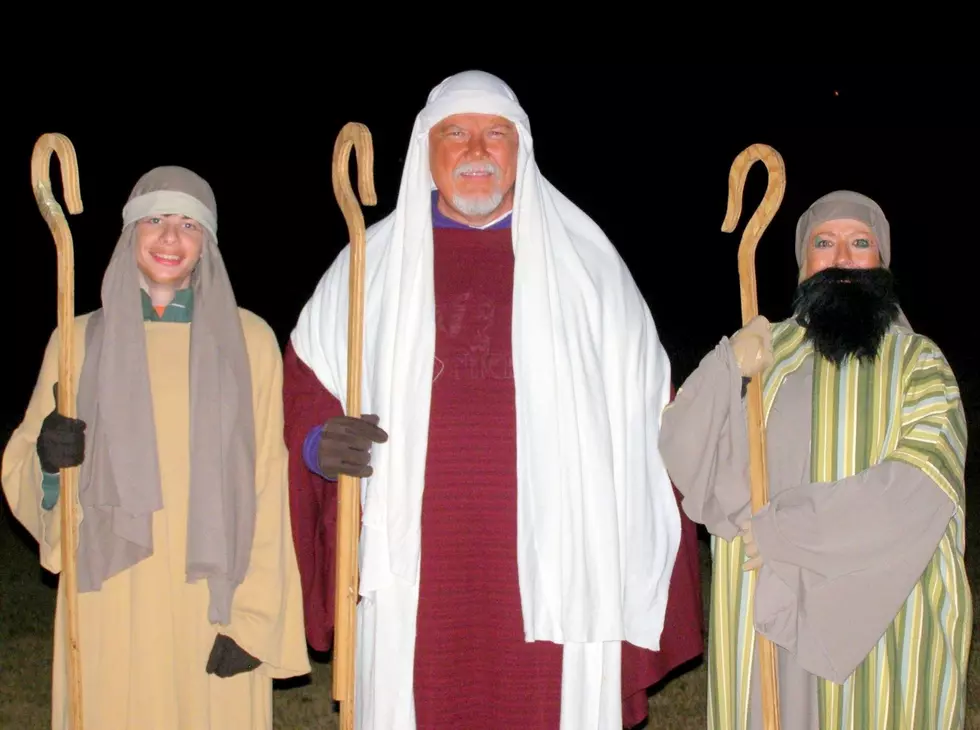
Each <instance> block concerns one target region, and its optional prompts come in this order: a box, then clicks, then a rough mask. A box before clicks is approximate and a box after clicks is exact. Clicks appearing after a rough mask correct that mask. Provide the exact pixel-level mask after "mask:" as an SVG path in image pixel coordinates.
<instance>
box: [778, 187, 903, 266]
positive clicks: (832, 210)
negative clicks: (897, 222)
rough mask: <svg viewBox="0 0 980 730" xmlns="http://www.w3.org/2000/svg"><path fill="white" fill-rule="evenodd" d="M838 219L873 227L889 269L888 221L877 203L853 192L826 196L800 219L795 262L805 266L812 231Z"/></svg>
mask: <svg viewBox="0 0 980 730" xmlns="http://www.w3.org/2000/svg"><path fill="white" fill-rule="evenodd" d="M838 218H851V219H853V220H858V221H861V222H862V223H865V224H867V225H868V226H869V227H870V228H871V230H872V231H873V232H874V234H875V238H877V239H878V250H879V251H880V252H881V264H882V266H884V267H885V268H886V269H887V268H888V264H889V262H890V261H891V253H892V236H891V228H890V227H889V225H888V219H887V218H886V217H885V213H884V211H883V210H882V209H881V206H879V205H878V204H877V203H876V202H875V201H873V200H872V199H871V198H869V197H867V196H866V195H861V194H860V193H855V192H852V191H850V190H835V191H834V192H832V193H827V194H826V195H824V196H823V197H822V198H819V199H818V200H817V201H816V202H815V203H814V204H813V205H811V206H810V207H809V208H808V209H807V211H806V212H805V213H804V214H803V215H801V216H800V220H799V221H798V222H797V224H796V263H797V264H799V265H800V267H802V266H803V264H804V262H805V261H806V246H807V241H809V240H810V236H811V234H812V233H813V229H814V228H816V227H817V226H819V225H820V224H821V223H826V222H827V221H832V220H837V219H838Z"/></svg>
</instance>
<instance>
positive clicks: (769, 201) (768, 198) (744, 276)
mask: <svg viewBox="0 0 980 730" xmlns="http://www.w3.org/2000/svg"><path fill="white" fill-rule="evenodd" d="M759 161H761V162H762V163H763V164H765V166H766V171H767V172H768V173H769V183H768V185H767V186H766V194H765V195H764V196H763V198H762V202H761V203H760V204H759V207H758V208H756V210H755V213H753V214H752V217H751V218H749V222H748V223H747V224H746V226H745V230H744V231H742V240H741V242H740V243H739V246H738V284H739V291H740V294H741V299H742V324H743V325H745V324H747V323H748V322H749V320H751V319H752V318H753V317H755V316H756V315H757V314H759V299H758V294H757V292H756V282H755V249H756V247H757V246H758V245H759V239H761V238H762V234H763V233H764V232H765V230H766V228H767V227H768V226H769V223H770V222H771V221H772V219H773V218H774V217H775V216H776V211H777V210H779V206H780V205H781V204H782V202H783V194H784V193H785V192H786V165H785V163H784V162H783V158H782V156H781V155H780V154H779V153H778V152H777V151H776V150H774V149H773V148H772V147H770V146H769V145H764V144H754V145H751V146H749V147H747V148H746V149H744V150H743V151H742V152H741V153H740V154H739V155H738V157H736V158H735V161H734V162H733V163H732V167H731V170H730V171H729V173H728V211H727V212H726V213H725V222H724V223H722V226H721V230H722V231H724V232H725V233H731V232H732V231H734V230H735V226H736V224H737V223H738V219H739V217H740V216H741V214H742V191H743V189H744V188H745V179H746V178H747V177H748V174H749V169H750V168H751V167H752V165H754V164H755V163H756V162H759ZM745 400H746V409H747V411H748V435H749V474H750V477H751V488H752V491H751V495H752V514H755V513H756V512H758V511H759V510H760V509H762V508H763V507H764V506H765V505H766V504H767V503H768V502H769V475H768V473H767V471H766V432H765V424H764V423H763V420H762V374H761V373H759V374H756V375H755V376H754V377H753V378H752V380H751V381H750V382H749V386H748V391H747V393H746V395H745ZM757 638H758V645H759V668H760V670H761V677H762V688H761V689H762V721H763V728H765V730H779V725H780V722H779V685H778V682H777V676H778V675H777V673H776V669H777V667H776V649H775V647H774V646H773V645H772V642H771V641H769V639H767V638H766V637H765V636H763V635H762V634H757Z"/></svg>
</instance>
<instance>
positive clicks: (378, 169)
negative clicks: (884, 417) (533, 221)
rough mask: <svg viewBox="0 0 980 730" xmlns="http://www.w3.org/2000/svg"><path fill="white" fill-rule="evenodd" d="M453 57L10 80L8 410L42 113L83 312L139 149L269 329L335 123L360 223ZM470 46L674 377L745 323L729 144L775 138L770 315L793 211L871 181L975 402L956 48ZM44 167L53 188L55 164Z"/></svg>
mask: <svg viewBox="0 0 980 730" xmlns="http://www.w3.org/2000/svg"><path fill="white" fill-rule="evenodd" d="M471 67H474V66H473V65H472V64H467V63H459V64H457V63H452V62H446V63H442V64H427V65H426V66H423V67H407V66H406V67H403V68H400V69H394V70H392V69H387V70H386V71H385V74H384V76H383V79H382V78H381V77H378V80H377V81H375V80H374V79H375V77H373V76H371V75H370V74H368V75H365V76H364V77H362V79H359V80H351V81H343V80H341V79H340V78H334V77H331V76H330V75H329V74H326V73H324V74H322V75H320V76H316V74H314V73H313V71H310V72H309V75H308V77H304V76H297V75H292V76H290V77H288V78H285V79H279V78H277V79H275V80H273V79H272V78H270V79H269V80H267V81H261V80H258V81H256V80H255V79H254V78H253V79H250V80H249V81H248V82H246V81H245V80H244V79H242V80H234V79H228V80H221V83H215V85H214V86H213V91H211V92H209V93H208V94H202V93H199V92H195V90H193V89H190V90H185V89H182V88H179V86H178V87H175V86H173V85H170V84H160V85H155V84H154V83H153V81H152V80H150V81H148V82H147V85H146V88H144V89H141V90H139V91H138V93H133V94H129V92H125V93H124V92H122V90H121V87H122V85H121V84H120V88H118V89H117V88H116V86H114V85H110V84H102V85H99V84H94V83H93V84H90V85H84V84H83V85H77V86H76V87H74V91H70V92H69V93H68V94H67V95H66V96H64V97H61V98H59V99H56V98H54V97H53V96H47V97H42V96H40V95H37V94H34V95H31V94H27V92H26V91H25V92H24V94H23V95H21V98H20V99H19V100H18V104H17V108H18V109H19V110H20V111H19V112H18V113H17V115H16V116H15V117H14V119H13V127H12V128H11V129H8V130H7V133H6V134H5V136H4V142H3V144H2V152H3V157H2V166H0V175H2V176H3V181H4V183H5V185H4V187H5V189H6V190H7V195H6V198H5V203H6V204H5V211H4V215H5V217H6V218H7V219H8V220H11V219H12V221H13V230H12V231H11V233H10V235H9V236H8V239H7V245H8V253H9V252H12V254H13V255H12V257H11V258H8V262H9V263H8V266H7V267H6V272H7V275H8V277H9V278H8V283H7V285H6V286H5V287H3V289H2V293H0V296H2V298H3V311H5V312H6V313H7V317H6V320H7V324H6V331H7V333H8V334H7V338H6V342H7V346H8V347H9V348H11V355H12V356H11V357H8V358H7V366H6V368H5V373H4V375H5V378H4V381H5V382H4V398H3V408H2V415H3V419H4V421H3V424H2V425H4V426H5V427H6V428H7V429H10V428H13V427H15V426H16V424H17V423H18V422H19V420H20V418H21V416H22V414H23V409H24V408H25V406H26V404H27V401H28V398H29V397H30V392H31V388H32V387H33V385H34V379H35V377H36V375H37V369H38V367H39V365H40V360H41V354H42V350H43V346H44V344H45V342H46V340H47V338H48V336H49V335H50V333H51V331H52V329H53V328H54V327H55V326H56V301H57V297H56V260H55V248H54V244H53V240H52V238H51V235H50V233H49V231H48V229H47V227H46V225H45V224H44V222H43V220H42V218H41V216H40V213H39V212H38V209H37V206H36V204H35V202H34V199H33V195H32V192H31V186H30V158H31V151H32V148H33V145H34V142H35V140H36V139H37V138H38V136H39V135H41V134H42V133H44V132H52V131H56V132H61V133H63V134H66V135H67V136H68V137H69V138H70V139H71V140H72V142H73V143H74V145H75V149H76V151H77V154H78V162H79V170H80V180H81V193H82V200H83V203H84V206H85V210H84V212H83V213H82V214H80V215H78V216H69V222H70V224H71V228H72V232H73V235H74V241H75V260H76V273H75V277H76V312H77V313H82V312H85V311H89V310H91V309H94V308H96V307H98V306H99V290H100V286H101V279H102V274H103V271H104V269H105V266H106V264H107V263H108V259H109V256H110V254H111V252H112V249H113V247H114V245H115V242H116V238H117V236H118V234H119V230H120V226H121V211H122V207H123V205H124V204H125V202H126V198H127V196H128V194H129V191H130V189H131V188H132V186H133V184H134V183H135V182H136V180H137V179H138V178H139V176H140V175H141V174H143V173H144V172H146V171H147V170H149V169H150V168H152V167H154V166H157V165H164V164H176V165H183V166H186V167H189V168H191V169H193V170H195V171H196V172H198V173H199V174H201V175H202V176H203V177H205V178H206V179H207V180H208V181H209V182H210V183H211V185H212V187H213V188H214V190H215V193H216V196H217V200H218V214H219V225H220V245H221V247H222V250H223V252H224V257H225V260H226V262H227V265H228V268H229V272H230V276H231V280H232V284H233V286H234V287H235V292H236V295H237V297H238V301H239V303H240V305H241V306H244V307H247V308H249V309H251V310H253V311H255V312H256V313H258V314H259V315H261V316H262V317H264V318H265V319H266V320H267V321H268V322H269V323H270V324H271V325H272V327H273V328H274V329H275V330H276V332H277V334H278V335H279V338H280V342H281V343H282V344H285V341H286V338H287V337H288V335H289V332H290V330H291V328H292V326H293V324H294V322H295V319H296V317H297V315H298V313H299V311H300V308H301V307H302V305H303V303H304V302H305V301H306V299H307V297H308V296H309V295H310V294H311V293H312V291H313V288H314V286H315V285H316V283H317V281H318V279H319V277H320V276H321V275H322V273H323V272H324V271H325V270H326V268H327V267H328V265H329V264H330V262H331V261H332V259H333V258H334V256H335V255H336V253H337V251H338V250H339V249H340V248H341V247H342V245H343V244H344V243H345V242H346V238H347V233H346V226H345V223H344V220H343V217H342V215H341V212H340V209H339V207H338V206H337V203H336V201H335V199H334V196H333V192H332V188H331V184H330V164H331V155H332V151H333V143H334V139H335V137H336V135H337V133H338V132H339V131H340V129H341V127H342V126H343V124H344V123H346V122H348V121H359V122H362V123H364V124H366V125H367V126H368V127H369V128H370V130H371V132H372V135H373V139H374V150H375V171H374V174H375V185H376V189H377V192H378V199H379V202H378V205H377V206H376V207H374V208H367V209H365V215H366V218H367V221H368V223H369V224H370V223H373V222H374V221H376V220H378V219H379V218H380V217H382V216H383V215H385V214H387V213H388V212H389V211H390V210H391V209H392V208H393V206H394V204H395V197H396V194H397V189H398V183H399V177H400V174H401V168H402V164H403V159H404V154H405V152H406V150H407V145H408V138H409V133H410V131H411V128H412V123H413V121H414V118H415V115H416V114H417V112H418V111H419V110H420V108H421V107H422V106H423V105H424V103H425V99H426V95H427V94H428V92H429V90H430V89H431V88H432V87H433V86H434V85H435V84H437V83H438V82H439V81H441V80H442V79H443V78H444V77H446V76H448V75H451V74H453V73H456V72H458V71H462V70H465V69H466V68H471ZM479 67H481V68H483V69H484V70H486V71H490V72H492V73H496V74H498V75H499V76H501V77H502V78H503V79H504V80H505V81H507V82H508V83H509V84H510V85H511V86H512V88H513V89H514V90H515V91H516V93H517V95H518V97H519V98H520V100H521V103H522V105H523V106H524V108H525V109H526V110H527V111H528V113H529V115H530V119H531V129H532V132H533V134H534V139H535V154H536V157H537V161H538V164H539V166H540V168H541V169H542V171H543V173H544V174H545V175H546V176H547V177H548V178H549V179H550V180H551V181H552V182H553V183H554V184H555V185H557V186H558V187H559V188H560V189H561V190H562V191H563V192H564V193H565V194H566V195H567V196H568V197H569V198H571V200H573V201H574V202H575V203H576V204H577V205H579V207H581V208H582V209H583V210H585V211H586V212H587V213H588V214H589V215H590V216H591V217H592V218H593V219H594V220H595V221H596V222H598V223H599V225H600V226H602V228H603V229H604V230H605V231H606V233H607V235H608V236H609V238H610V239H611V240H612V241H613V243H614V244H615V245H616V246H617V247H618V248H619V250H620V252H621V254H622V256H623V257H624V259H625V260H626V263H627V264H628V266H629V267H630V269H631V270H632V272H633V275H634V277H635V278H636V280H637V282H638V284H639V286H640V288H641V290H642V291H643V293H644V295H645V296H646V298H647V301H648V303H649V305H650V308H651V310H652V312H653V316H654V319H655V320H656V323H657V326H658V328H659V331H660V333H661V337H662V339H663V342H664V344H665V346H666V348H667V350H668V352H669V354H670V356H671V359H672V362H673V368H674V379H675V382H677V383H678V384H679V383H680V382H682V380H683V378H684V377H685V376H686V375H687V374H688V373H689V372H690V370H691V369H692V368H693V367H694V366H695V365H696V363H697V361H698V360H699V359H700V357H701V356H702V355H703V354H704V353H705V352H706V351H707V350H708V349H710V348H711V347H712V346H713V345H714V344H715V343H716V342H717V340H718V338H719V337H720V336H721V335H723V334H729V333H731V332H732V331H734V330H735V329H737V328H738V326H739V324H740V304H739V290H738V272H737V268H736V253H737V249H738V243H739V236H740V235H741V232H742V228H743V227H744V224H745V222H746V221H747V220H748V217H749V216H750V215H751V213H752V211H754V210H755V207H756V206H757V205H758V203H759V202H760V200H761V197H762V193H763V191H764V190H765V184H766V175H765V170H764V167H763V166H762V165H761V163H760V164H757V165H755V166H754V167H753V169H752V171H751V173H750V175H749V182H748V185H747V186H746V189H745V197H744V203H743V214H742V219H741V221H740V223H739V227H738V228H737V230H736V232H735V233H733V234H725V233H722V232H721V230H720V229H721V222H722V220H723V218H724V215H725V206H726V198H727V180H728V170H729V167H730V165H731V163H732V161H733V160H734V158H735V157H736V155H737V154H738V153H739V152H740V151H741V150H742V149H744V148H745V147H746V146H748V145H749V144H752V143H755V142H764V143H766V144H769V145H772V146H773V147H775V148H776V149H777V150H779V152H780V153H781V154H782V156H783V158H784V160H785V162H786V167H787V181H788V182H787V189H786V196H785V198H784V200H783V204H782V207H781V208H780V210H779V212H778V213H777V215H776V218H775V220H774V221H773V223H772V224H771V225H770V227H769V229H768V230H767V232H766V234H765V235H764V236H763V239H762V242H761V243H760V245H759V249H758V259H757V266H758V282H759V284H758V286H759V305H760V310H761V312H762V313H763V314H765V315H766V316H768V317H769V318H770V319H773V320H776V319H781V318H783V317H785V316H787V314H788V313H789V305H790V299H791V296H792V293H793V288H794V286H795V283H796V266H795V261H794V256H793V232H794V227H795V224H796V220H797V218H798V217H799V215H800V214H801V213H802V212H803V210H804V209H805V208H806V207H807V206H808V205H809V204H810V203H811V202H812V201H813V200H815V199H816V198H817V197H819V196H821V195H823V194H824V193H827V192H830V191H831V190H835V189H840V188H847V189H853V190H857V191H859V192H862V193H864V194H866V195H869V196H871V197H872V198H874V199H875V200H877V201H878V202H879V203H880V204H881V206H882V207H883V208H884V210H885V213H886V215H887V216H888V217H889V219H890V221H891V225H892V235H893V253H892V259H893V265H892V268H893V270H894V272H895V274H896V276H897V281H898V285H899V292H900V295H901V297H902V304H903V308H904V310H905V312H906V314H907V315H908V317H909V319H910V321H911V322H912V324H913V326H914V327H915V328H916V329H918V330H919V331H921V332H923V333H925V334H927V335H929V336H930V337H932V338H933V339H935V340H936V341H937V342H938V343H939V345H940V346H941V347H942V348H943V349H944V351H945V352H946V353H947V355H948V357H949V358H950V360H951V361H952V364H953V367H954V369H955V371H956V373H957V376H958V377H959V379H960V381H961V386H962V388H963V391H964V395H965V397H966V399H967V402H968V410H974V409H975V408H976V403H975V401H976V399H977V397H978V392H977V387H976V385H975V384H974V383H975V380H976V371H977V369H978V365H980V360H978V358H977V356H976V354H975V350H976V347H975V344H974V342H973V338H972V333H973V331H974V329H975V319H976V312H977V307H976V305H975V304H974V294H975V293H974V291H973V288H972V287H973V285H974V283H973V282H974V280H975V279H976V277H975V275H974V274H972V273H971V270H972V265H971V262H972V259H971V254H972V250H971V249H972V246H973V245H974V243H975V235H974V234H972V233H970V230H971V229H972V228H973V227H974V225H975V224H974V222H973V221H972V219H971V217H970V216H971V212H972V211H973V210H974V201H975V195H976V189H975V188H976V186H975V180H974V175H975V174H976V173H975V170H976V169H977V163H978V162H980V154H978V152H980V144H978V141H977V135H976V132H975V131H974V129H972V128H971V127H969V126H968V124H967V116H966V108H967V104H968V100H966V99H964V98H963V95H964V93H965V92H964V91H962V89H965V88H968V87H967V86H966V82H967V80H968V75H967V74H968V70H967V69H965V68H961V67H948V68H946V67H913V68H911V69H908V70H906V69H891V70H887V71H882V70H881V69H873V68H869V67H864V68H861V69H847V68H842V69H835V68H830V67H826V68H822V69H816V70H815V69H807V68H791V67H786V68H784V69H783V70H781V71H779V72H776V73H773V72H772V71H771V70H767V71H766V82H765V83H764V84H762V83H756V82H754V81H753V80H752V79H753V78H756V77H757V75H758V74H759V73H760V71H759V70H756V69H753V68H752V67H750V66H746V67H744V68H737V67H732V66H717V67H711V66H703V67H696V68H692V67H687V66H655V65H648V66H642V67H641V66H638V65H629V66H625V65H624V66H620V65H608V66H604V65H591V66H581V67H574V66H570V65H560V66H544V65H542V66H534V65H526V64H524V65H517V64H511V65H496V64H484V65H482V66H479ZM312 82H315V83H312ZM26 88H27V87H25V89H26ZM51 177H52V180H53V181H55V188H56V191H57V194H58V197H59V200H63V197H62V196H61V190H60V172H59V169H58V165H57V163H56V162H54V163H53V164H52V171H51ZM974 412H975V410H974ZM974 425H975V424H971V429H972V427H973V426H974Z"/></svg>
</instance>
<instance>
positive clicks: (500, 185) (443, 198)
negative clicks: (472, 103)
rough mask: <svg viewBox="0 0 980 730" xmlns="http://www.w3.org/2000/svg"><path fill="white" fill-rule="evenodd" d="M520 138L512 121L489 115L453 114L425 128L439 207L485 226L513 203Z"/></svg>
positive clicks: (446, 212) (453, 216)
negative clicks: (427, 134)
mask: <svg viewBox="0 0 980 730" xmlns="http://www.w3.org/2000/svg"><path fill="white" fill-rule="evenodd" d="M518 144H519V136H518V132H517V128H516V127H515V126H514V124H513V123H512V122H510V121H509V120H507V119H504V118H503V117H498V116H493V115H490V114H454V115H452V116H449V117H446V118H445V119H443V120H442V121H440V122H439V123H438V124H436V125H435V126H434V127H433V128H432V129H431V130H430V131H429V168H430V170H431V171H432V179H433V181H434V182H435V184H436V188H438V190H439V204H438V205H439V210H440V211H441V212H442V213H443V214H444V215H446V216H448V217H449V218H452V219H453V220H456V221H460V222H462V223H467V224H469V225H475V226H479V225H484V224H486V223H489V222H490V221H492V220H493V219H495V218H498V217H500V216H501V215H503V214H505V213H507V212H508V211H510V210H511V209H512V208H513V205H514V181H515V180H516V178H517V150H518Z"/></svg>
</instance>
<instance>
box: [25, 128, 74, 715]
mask: <svg viewBox="0 0 980 730" xmlns="http://www.w3.org/2000/svg"><path fill="white" fill-rule="evenodd" d="M52 152H53V153H55V154H56V155H57V156H58V161H59V163H60V164H61V186H62V188H63V189H64V192H65V201H66V202H67V204H68V212H69V213H71V214H72V215H78V214H79V213H81V212H82V195H81V191H80V188H79V184H78V161H77V159H76V157H75V147H74V146H73V145H72V143H71V140H69V139H68V138H67V137H66V136H65V135H63V134H56V133H49V134H42V135H41V136H40V137H39V138H38V140H37V142H36V143H35V144H34V152H33V154H32V155H31V187H33V188H34V198H35V200H36V201H37V207H38V208H39V209H40V211H41V216H42V217H43V218H44V220H45V222H47V224H48V228H50V229H51V234H52V235H53V236H54V244H55V247H56V248H57V250H58V343H59V355H58V403H57V406H58V411H59V412H60V413H61V414H62V415H63V416H67V417H68V418H75V384H74V383H73V382H72V373H73V372H74V367H73V366H74V357H73V356H74V352H73V349H74V340H75V332H74V330H75V258H74V244H73V242H72V237H71V229H70V228H69V227H68V220H67V219H66V218H65V213H64V211H63V210H62V209H61V206H60V205H59V204H58V201H57V200H56V199H55V197H54V193H53V192H52V189H51V178H50V170H51V153H52ZM77 498H78V467H71V468H68V469H62V470H61V495H60V497H59V499H58V503H59V506H60V507H61V579H60V581H59V586H60V587H59V590H62V587H63V590H64V596H65V600H66V607H67V611H68V626H67V631H66V636H67V641H68V647H67V649H68V652H67V657H68V696H69V717H70V725H69V727H70V728H71V730H82V666H81V656H80V649H79V642H78V580H77V572H76V568H75V550H76V548H77V539H78V538H77V529H76V528H77V521H76V519H75V510H76V502H75V500H76V499H77Z"/></svg>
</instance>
